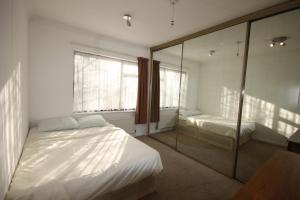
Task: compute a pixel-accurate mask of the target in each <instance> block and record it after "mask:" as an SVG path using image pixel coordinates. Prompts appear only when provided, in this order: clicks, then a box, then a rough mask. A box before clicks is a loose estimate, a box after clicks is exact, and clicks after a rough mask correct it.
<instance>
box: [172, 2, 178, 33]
mask: <svg viewBox="0 0 300 200" xmlns="http://www.w3.org/2000/svg"><path fill="white" fill-rule="evenodd" d="M178 1H179V0H170V4H171V6H172V17H171V27H172V26H174V25H175V19H174V16H175V4H177V3H178Z"/></svg>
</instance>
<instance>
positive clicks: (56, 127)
mask: <svg viewBox="0 0 300 200" xmlns="http://www.w3.org/2000/svg"><path fill="white" fill-rule="evenodd" d="M74 128H78V123H77V121H76V120H75V119H74V118H73V117H57V118H50V119H44V120H41V121H40V122H39V123H38V130H39V131H60V130H67V129H74Z"/></svg>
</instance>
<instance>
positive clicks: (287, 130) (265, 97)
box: [237, 9, 300, 182]
mask: <svg viewBox="0 0 300 200" xmlns="http://www.w3.org/2000/svg"><path fill="white" fill-rule="evenodd" d="M299 22H300V10H299V9H298V10H294V11H290V12H287V13H283V14H280V15H275V16H273V17H269V18H265V19H262V20H259V21H255V22H253V23H252V24H251V32H250V43H249V54H248V64H247V76H246V85H245V98H244V104H243V112H242V119H243V121H244V122H245V123H244V126H243V123H242V126H241V130H242V129H245V128H246V123H255V131H254V133H253V134H252V135H251V140H249V141H248V142H247V143H245V144H244V145H242V146H240V147H239V154H238V163H237V178H238V179H239V180H241V181H243V182H246V181H247V180H248V179H249V178H250V177H251V176H252V175H253V174H254V173H255V171H256V170H257V168H258V167H260V166H261V165H262V164H263V163H264V162H265V161H266V160H267V159H269V158H270V157H271V156H272V154H273V153H274V152H275V151H276V150H285V149H286V148H287V144H288V139H289V138H290V137H291V136H292V135H293V134H294V133H295V132H296V131H297V130H298V129H299V127H300V115H299V112H300V107H299V95H300V78H299V75H300V66H299V63H300V23H299ZM266 27H267V28H266ZM280 37H281V40H282V42H283V43H282V44H280V42H281V40H280ZM284 37H286V38H284ZM272 40H274V41H275V43H274V44H272ZM271 44H272V45H271ZM270 45H271V46H273V45H274V46H273V47H271V46H270Z"/></svg>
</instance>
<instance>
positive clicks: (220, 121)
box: [181, 115, 255, 138]
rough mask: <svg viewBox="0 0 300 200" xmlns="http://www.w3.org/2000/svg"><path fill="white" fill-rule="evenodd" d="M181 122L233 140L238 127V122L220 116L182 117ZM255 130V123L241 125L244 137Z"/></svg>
mask: <svg viewBox="0 0 300 200" xmlns="http://www.w3.org/2000/svg"><path fill="white" fill-rule="evenodd" d="M181 120H183V121H184V123H185V125H187V126H193V127H197V128H201V129H203V130H208V131H211V132H213V133H216V134H218V135H222V136H227V137H231V138H235V137H236V126H237V120H229V119H224V118H222V117H218V116H212V115H196V116H189V117H182V116H181ZM254 130H255V123H254V122H245V121H243V122H242V123H241V133H240V135H244V134H247V133H251V132H253V131H254Z"/></svg>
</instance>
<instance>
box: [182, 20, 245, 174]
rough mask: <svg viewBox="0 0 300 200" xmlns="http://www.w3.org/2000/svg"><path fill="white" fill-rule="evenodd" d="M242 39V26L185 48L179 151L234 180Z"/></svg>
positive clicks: (202, 39)
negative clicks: (232, 177)
mask: <svg viewBox="0 0 300 200" xmlns="http://www.w3.org/2000/svg"><path fill="white" fill-rule="evenodd" d="M245 37H246V24H240V25H237V26H233V27H230V28H227V29H224V30H220V31H217V32H213V33H210V34H207V35H204V36H200V37H198V38H195V39H191V40H188V41H186V42H184V48H183V64H182V84H181V98H180V99H181V101H180V109H179V120H178V124H177V127H178V135H177V149H178V150H179V151H180V152H182V153H184V154H186V155H188V156H190V157H192V158H194V159H196V160H198V161H200V162H201V163H204V164H205V165H207V166H209V167H211V168H213V169H215V170H217V171H219V172H221V173H223V174H225V175H227V176H232V175H233V161H234V150H235V141H236V130H237V129H236V127H237V118H238V107H239V93H240V85H241V79H242V69H243V56H244V46H245ZM248 134H249V133H248V132H247V133H245V134H244V135H245V140H247V139H248Z"/></svg>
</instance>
